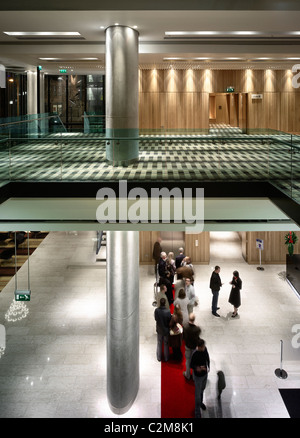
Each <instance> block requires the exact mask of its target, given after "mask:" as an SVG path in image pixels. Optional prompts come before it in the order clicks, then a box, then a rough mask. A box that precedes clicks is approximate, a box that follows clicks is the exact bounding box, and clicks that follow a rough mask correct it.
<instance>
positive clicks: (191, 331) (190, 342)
mask: <svg viewBox="0 0 300 438" xmlns="http://www.w3.org/2000/svg"><path fill="white" fill-rule="evenodd" d="M200 334H201V328H200V327H199V326H198V325H196V324H195V314H194V313H190V315H189V322H188V323H187V324H185V325H184V326H183V340H184V343H185V366H186V371H185V372H183V375H184V377H185V378H186V379H187V380H190V378H191V370H190V363H191V358H192V354H193V351H194V350H195V348H196V347H197V342H198V339H199V336H200Z"/></svg>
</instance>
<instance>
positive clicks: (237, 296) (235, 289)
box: [228, 271, 242, 318]
mask: <svg viewBox="0 0 300 438" xmlns="http://www.w3.org/2000/svg"><path fill="white" fill-rule="evenodd" d="M229 284H231V285H232V288H231V291H230V295H229V299H228V301H229V303H230V304H232V305H233V308H234V312H233V314H232V315H231V316H232V318H234V317H235V316H236V315H237V312H238V308H239V307H240V305H241V292H240V290H241V289H242V280H241V279H240V275H239V273H238V271H233V278H232V281H231V282H230V283H229Z"/></svg>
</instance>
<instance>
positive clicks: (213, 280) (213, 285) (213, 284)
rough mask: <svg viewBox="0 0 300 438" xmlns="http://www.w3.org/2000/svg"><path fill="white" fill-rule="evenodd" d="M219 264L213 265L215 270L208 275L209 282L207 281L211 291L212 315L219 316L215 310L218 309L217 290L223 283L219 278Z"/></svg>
mask: <svg viewBox="0 0 300 438" xmlns="http://www.w3.org/2000/svg"><path fill="white" fill-rule="evenodd" d="M220 270H221V268H220V266H215V270H214V271H213V273H212V274H211V277H210V283H209V287H210V289H211V292H212V295H213V296H212V304H211V312H212V314H213V315H214V316H220V315H219V314H218V313H217V310H219V308H220V307H217V306H218V299H219V291H220V288H221V286H222V285H223V283H222V282H221V278H220V275H219V273H220Z"/></svg>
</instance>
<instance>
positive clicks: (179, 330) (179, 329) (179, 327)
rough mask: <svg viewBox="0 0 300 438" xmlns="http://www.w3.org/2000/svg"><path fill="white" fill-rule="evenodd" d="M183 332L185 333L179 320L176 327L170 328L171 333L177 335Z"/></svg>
mask: <svg viewBox="0 0 300 438" xmlns="http://www.w3.org/2000/svg"><path fill="white" fill-rule="evenodd" d="M181 333H183V328H182V325H181V324H179V322H177V324H176V325H175V326H174V328H173V329H170V335H171V336H175V335H180V334H181Z"/></svg>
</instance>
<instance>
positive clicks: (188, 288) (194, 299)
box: [185, 278, 198, 313]
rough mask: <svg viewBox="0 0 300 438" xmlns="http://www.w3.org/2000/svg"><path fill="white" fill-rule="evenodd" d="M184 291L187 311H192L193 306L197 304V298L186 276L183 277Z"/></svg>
mask: <svg viewBox="0 0 300 438" xmlns="http://www.w3.org/2000/svg"><path fill="white" fill-rule="evenodd" d="M185 293H186V296H187V297H188V299H189V301H190V302H189V305H188V312H189V313H192V312H193V310H194V306H197V305H198V298H197V297H196V294H195V288H194V286H193V285H192V284H191V279H190V278H186V279H185Z"/></svg>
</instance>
